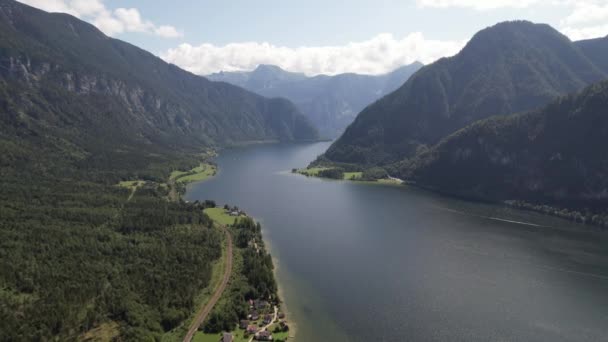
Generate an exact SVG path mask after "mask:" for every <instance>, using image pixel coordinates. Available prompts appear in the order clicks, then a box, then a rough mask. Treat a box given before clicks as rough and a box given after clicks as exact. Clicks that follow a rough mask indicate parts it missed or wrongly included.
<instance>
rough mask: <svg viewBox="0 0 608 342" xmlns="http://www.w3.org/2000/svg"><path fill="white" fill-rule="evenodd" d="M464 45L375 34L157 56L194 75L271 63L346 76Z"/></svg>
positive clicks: (431, 57)
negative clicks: (332, 42) (336, 42)
mask: <svg viewBox="0 0 608 342" xmlns="http://www.w3.org/2000/svg"><path fill="white" fill-rule="evenodd" d="M464 44H465V41H440V40H429V39H426V38H425V37H424V35H423V34H422V33H420V32H416V33H411V34H408V35H407V36H405V37H403V38H396V37H394V36H393V35H392V34H389V33H383V34H379V35H377V36H375V37H373V38H371V39H369V40H366V41H362V42H352V43H348V44H346V45H342V46H312V47H298V48H289V47H283V46H276V45H272V44H270V43H265V42H264V43H258V42H244V43H232V44H227V45H223V46H216V45H212V44H202V45H199V46H192V45H190V44H181V45H179V46H178V47H176V48H174V49H169V50H168V51H167V52H165V53H163V54H161V57H162V58H163V59H164V60H166V61H167V62H170V63H173V64H176V65H178V66H180V67H182V68H184V69H186V70H188V71H191V72H193V73H195V74H199V75H206V74H210V73H213V72H217V71H220V70H223V71H244V70H252V69H254V68H255V67H256V66H257V65H259V64H274V65H278V66H280V67H281V68H283V69H285V70H290V71H297V72H303V73H305V74H307V75H318V74H327V75H335V74H339V73H344V72H355V73H360V74H382V73H386V72H389V71H392V70H394V69H395V68H397V67H400V66H403V65H405V64H409V63H412V62H415V61H420V62H423V63H430V62H433V61H435V60H437V59H438V58H440V57H444V56H451V55H454V54H456V53H457V52H458V51H460V49H461V48H462V47H463V46H464Z"/></svg>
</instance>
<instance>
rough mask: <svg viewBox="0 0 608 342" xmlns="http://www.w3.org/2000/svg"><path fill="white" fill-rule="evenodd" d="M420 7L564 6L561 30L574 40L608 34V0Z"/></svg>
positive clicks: (458, 1) (471, 1) (421, 0)
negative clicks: (565, 13)
mask: <svg viewBox="0 0 608 342" xmlns="http://www.w3.org/2000/svg"><path fill="white" fill-rule="evenodd" d="M416 3H417V4H418V7H422V8H424V7H427V8H429V7H430V8H469V9H473V10H477V11H488V10H496V9H501V8H520V9H523V8H531V7H534V6H543V5H544V6H562V7H565V8H567V9H568V10H570V11H571V13H570V14H569V15H568V16H567V17H566V18H564V19H563V20H561V22H560V25H559V27H558V29H559V30H560V31H561V32H562V33H563V34H565V35H567V36H568V37H570V39H572V40H581V39H589V38H598V37H603V36H606V35H608V0H416Z"/></svg>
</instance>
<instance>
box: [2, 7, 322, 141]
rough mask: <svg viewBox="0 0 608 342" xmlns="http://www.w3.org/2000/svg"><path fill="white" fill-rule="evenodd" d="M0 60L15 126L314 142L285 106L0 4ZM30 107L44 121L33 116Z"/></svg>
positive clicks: (65, 18) (90, 31)
mask: <svg viewBox="0 0 608 342" xmlns="http://www.w3.org/2000/svg"><path fill="white" fill-rule="evenodd" d="M0 52H1V58H2V59H1V60H0V77H1V80H2V82H3V83H4V85H5V87H7V88H9V89H8V91H14V90H16V89H19V94H12V96H9V98H10V99H12V100H13V105H14V106H15V109H16V110H13V111H11V113H9V114H11V115H12V116H13V117H11V120H13V124H14V125H19V124H23V123H24V122H26V121H28V122H30V123H36V124H41V125H47V126H46V129H58V130H62V129H64V128H65V127H68V126H69V127H70V128H71V129H72V130H73V129H74V128H78V132H75V131H74V132H73V133H74V134H83V136H87V133H92V132H93V131H95V132H96V133H101V134H96V135H97V136H98V135H102V136H103V134H113V135H114V136H115V137H118V136H121V138H122V136H124V138H125V139H127V138H129V139H132V140H137V141H140V142H145V143H148V142H155V141H157V142H158V141H162V140H170V141H175V142H178V143H179V142H184V141H187V140H188V141H192V142H197V143H198V142H202V143H207V144H212V143H232V142H239V141H248V140H270V139H272V140H311V139H315V138H316V132H315V130H314V128H313V127H311V125H310V124H309V122H308V121H307V120H306V119H305V118H304V117H303V116H301V114H300V113H298V111H297V109H296V108H295V107H294V106H293V105H292V104H291V103H289V102H288V101H286V100H281V99H265V98H263V97H261V96H259V95H255V94H253V93H249V92H247V91H245V90H243V89H240V88H238V87H235V86H231V85H228V84H225V83H214V82H211V81H208V80H206V79H204V78H202V77H199V76H195V75H193V74H190V73H188V72H186V71H184V70H181V69H179V68H178V67H176V66H174V65H170V64H167V63H165V62H164V61H162V60H161V59H159V58H157V57H155V56H153V55H152V54H150V53H148V52H146V51H144V50H141V49H139V48H137V47H135V46H132V45H130V44H127V43H125V42H122V41H120V40H116V39H112V38H109V37H107V36H105V35H104V34H102V33H101V32H100V31H99V30H97V29H96V28H95V27H93V26H92V25H90V24H87V23H85V22H82V21H80V20H78V19H76V18H74V17H72V16H69V15H66V14H48V13H45V12H43V11H39V10H36V9H33V8H31V7H27V6H25V5H22V4H19V3H16V2H13V1H8V0H7V1H2V2H0ZM101 104H103V105H101ZM59 106H61V110H57V107H59ZM34 107H37V108H38V109H37V110H36V111H37V112H38V113H40V112H41V111H44V112H45V113H44V115H42V114H39V115H38V116H37V117H33V116H32V115H31V114H30V112H31V109H32V108H34ZM16 112H20V113H21V114H22V116H18V115H16ZM88 136H89V137H90V134H89V135H88Z"/></svg>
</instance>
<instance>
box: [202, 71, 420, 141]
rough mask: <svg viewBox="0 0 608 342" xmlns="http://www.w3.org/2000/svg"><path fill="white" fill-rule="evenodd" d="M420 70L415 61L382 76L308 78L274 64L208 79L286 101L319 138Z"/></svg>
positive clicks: (337, 129) (337, 132) (336, 130)
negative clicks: (309, 123)
mask: <svg viewBox="0 0 608 342" xmlns="http://www.w3.org/2000/svg"><path fill="white" fill-rule="evenodd" d="M421 67H422V64H421V63H418V62H416V63H412V64H410V65H406V66H403V67H400V68H398V69H396V70H394V71H392V72H390V73H387V74H384V75H359V74H354V73H348V74H339V75H335V76H327V75H318V76H314V77H307V76H306V75H304V74H301V73H294V72H288V71H285V70H282V69H281V68H279V67H277V66H274V65H260V66H258V67H257V68H256V69H255V70H253V71H251V72H220V73H216V74H212V75H209V76H208V77H209V79H211V80H216V81H224V82H228V83H232V84H235V85H238V86H241V87H244V88H245V89H248V90H251V91H253V92H255V93H258V94H260V95H263V96H267V97H284V98H286V99H289V100H290V101H292V102H293V103H294V104H295V105H296V106H297V107H298V109H300V111H301V112H302V113H303V114H304V115H306V116H307V117H308V118H309V119H310V120H311V121H312V122H313V124H314V125H315V126H316V127H317V128H318V129H319V132H320V133H321V136H323V137H326V138H335V137H338V136H339V135H340V134H341V133H342V132H343V131H344V129H345V128H346V127H347V126H348V125H349V124H350V123H351V122H352V121H353V120H354V118H355V117H356V115H357V114H358V113H359V112H360V111H361V110H363V108H365V107H366V106H367V105H369V104H371V103H372V102H374V101H375V100H377V99H379V98H381V97H382V96H384V95H386V94H388V93H390V92H392V91H393V90H395V89H397V88H398V87H400V86H401V85H402V84H403V83H405V81H407V79H408V78H409V77H410V76H411V75H412V74H414V73H415V72H416V71H418V69H420V68H421Z"/></svg>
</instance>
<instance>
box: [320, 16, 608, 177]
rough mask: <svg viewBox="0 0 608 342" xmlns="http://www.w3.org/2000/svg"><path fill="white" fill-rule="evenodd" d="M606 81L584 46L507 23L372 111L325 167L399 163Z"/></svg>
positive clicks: (541, 28)
mask: <svg viewBox="0 0 608 342" xmlns="http://www.w3.org/2000/svg"><path fill="white" fill-rule="evenodd" d="M606 77H608V76H607V74H606V72H604V71H603V70H602V68H601V67H599V66H597V65H595V64H594V63H593V61H592V60H591V59H590V58H588V57H587V56H586V54H585V53H584V52H583V50H582V49H581V48H579V47H578V46H577V44H574V43H572V42H571V41H570V40H569V39H568V38H567V37H565V36H564V35H562V34H561V33H559V32H558V31H556V30H555V29H553V28H551V27H550V26H548V25H543V24H533V23H530V22H526V21H516V22H504V23H500V24H497V25H495V26H492V27H490V28H487V29H484V30H482V31H480V32H478V33H477V34H476V35H475V36H474V37H473V38H472V39H471V40H470V41H469V43H468V44H467V45H466V46H465V47H464V48H463V49H462V51H460V53H458V54H457V55H455V56H454V57H450V58H443V59H440V60H439V61H437V62H435V63H433V64H431V65H428V66H426V67H424V68H422V69H421V70H420V71H418V72H417V73H416V74H415V75H414V76H412V77H411V78H410V79H409V80H408V81H407V82H406V83H405V84H404V85H403V86H402V87H401V88H399V89H398V90H396V91H395V92H393V93H391V94H389V95H387V96H385V97H384V98H382V99H380V100H378V101H377V102H376V103H374V104H373V105H371V106H369V107H367V108H366V109H365V110H364V111H363V112H361V113H360V114H359V115H358V117H357V119H356V120H355V121H354V122H353V123H352V124H351V125H350V126H349V127H348V129H347V130H346V131H345V133H344V134H343V135H342V136H341V137H340V139H339V140H337V141H336V142H335V143H334V144H333V145H332V146H331V147H330V148H329V149H328V151H327V152H326V153H325V155H324V156H323V158H321V160H329V161H331V162H341V163H353V164H358V165H386V164H390V163H393V162H397V161H399V160H402V159H405V158H410V157H413V156H414V155H416V154H417V153H420V152H421V151H424V149H425V148H428V147H430V146H432V145H433V144H435V143H437V142H438V141H439V140H440V139H442V138H443V137H445V136H447V135H448V134H451V133H453V132H455V131H456V130H458V129H460V128H463V127H465V126H466V125H468V124H470V123H472V122H474V121H476V120H480V119H484V118H487V117H489V116H492V115H505V114H511V113H515V112H520V111H525V110H529V109H533V108H538V107H540V106H542V105H544V104H547V103H548V102H550V101H551V100H552V99H554V98H555V97H556V96H559V95H563V94H566V93H569V92H574V91H578V90H580V89H582V88H583V87H585V86H586V85H589V84H591V83H592V82H595V81H599V80H602V79H604V78H606Z"/></svg>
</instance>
